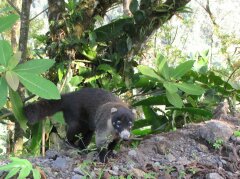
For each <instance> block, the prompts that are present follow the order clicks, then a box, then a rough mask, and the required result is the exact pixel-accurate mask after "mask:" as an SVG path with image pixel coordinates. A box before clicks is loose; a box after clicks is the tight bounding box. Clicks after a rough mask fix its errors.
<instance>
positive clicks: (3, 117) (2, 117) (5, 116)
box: [0, 112, 13, 120]
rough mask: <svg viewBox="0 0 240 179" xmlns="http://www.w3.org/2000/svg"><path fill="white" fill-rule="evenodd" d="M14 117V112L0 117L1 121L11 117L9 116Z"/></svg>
mask: <svg viewBox="0 0 240 179" xmlns="http://www.w3.org/2000/svg"><path fill="white" fill-rule="evenodd" d="M12 115H13V113H12V112H9V113H6V114H3V115H1V116H0V120H2V119H5V118H7V117H9V116H12Z"/></svg>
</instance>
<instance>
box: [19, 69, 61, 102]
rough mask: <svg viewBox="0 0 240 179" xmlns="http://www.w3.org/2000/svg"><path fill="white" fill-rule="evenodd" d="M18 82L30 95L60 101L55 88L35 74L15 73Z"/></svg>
mask: <svg viewBox="0 0 240 179" xmlns="http://www.w3.org/2000/svg"><path fill="white" fill-rule="evenodd" d="M16 73H17V75H18V76H19V79H20V82H21V83H22V84H23V85H24V86H25V87H26V88H27V89H28V90H29V91H31V92H32V93H34V94H36V95H38V96H40V97H42V98H45V99H60V94H59V91H58V89H57V87H56V86H55V85H54V84H53V83H52V82H51V81H49V80H46V79H44V78H42V77H40V76H38V75H36V74H31V73H25V72H16Z"/></svg>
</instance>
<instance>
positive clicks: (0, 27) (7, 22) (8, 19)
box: [0, 14, 19, 33]
mask: <svg viewBox="0 0 240 179" xmlns="http://www.w3.org/2000/svg"><path fill="white" fill-rule="evenodd" d="M18 19H19V16H18V15H16V14H10V15H8V16H4V17H0V22H1V23H0V33H1V32H3V31H5V30H7V29H10V28H11V27H12V26H13V25H14V24H15V22H16V21H17V20H18Z"/></svg>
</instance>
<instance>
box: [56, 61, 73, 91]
mask: <svg viewBox="0 0 240 179" xmlns="http://www.w3.org/2000/svg"><path fill="white" fill-rule="evenodd" d="M70 70H71V63H69V64H68V70H67V73H66V75H65V77H64V79H63V83H62V85H61V87H60V89H59V91H60V92H62V90H63V87H64V86H65V84H66V81H67V77H68V73H69V71H70Z"/></svg>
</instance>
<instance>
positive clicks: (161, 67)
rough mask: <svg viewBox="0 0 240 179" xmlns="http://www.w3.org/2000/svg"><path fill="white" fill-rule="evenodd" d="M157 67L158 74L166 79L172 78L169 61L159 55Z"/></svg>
mask: <svg viewBox="0 0 240 179" xmlns="http://www.w3.org/2000/svg"><path fill="white" fill-rule="evenodd" d="M157 66H158V72H159V73H160V74H161V75H162V76H163V77H164V78H165V79H169V78H170V69H169V67H168V63H167V59H166V58H165V57H164V56H163V55H162V54H159V55H158V57H157Z"/></svg>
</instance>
